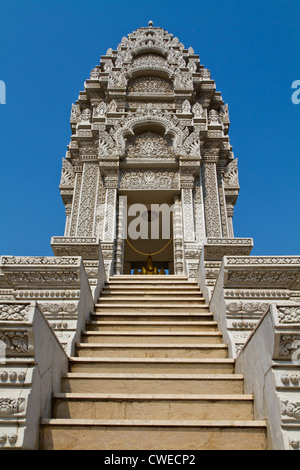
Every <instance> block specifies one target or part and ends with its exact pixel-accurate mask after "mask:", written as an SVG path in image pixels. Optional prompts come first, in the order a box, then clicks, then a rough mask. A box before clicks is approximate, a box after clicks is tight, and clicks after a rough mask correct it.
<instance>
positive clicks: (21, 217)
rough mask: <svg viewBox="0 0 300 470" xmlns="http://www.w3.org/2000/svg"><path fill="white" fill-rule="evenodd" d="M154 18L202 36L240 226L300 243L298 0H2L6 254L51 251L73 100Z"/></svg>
mask: <svg viewBox="0 0 300 470" xmlns="http://www.w3.org/2000/svg"><path fill="white" fill-rule="evenodd" d="M149 20H153V22H154V26H160V27H162V28H164V29H166V30H167V31H169V32H170V33H173V34H174V35H175V36H177V37H178V38H179V40H180V41H181V42H183V44H184V45H185V47H190V46H192V47H193V48H194V50H195V52H196V53H197V54H199V55H200V61H201V63H202V64H204V66H205V67H206V68H208V69H210V71H211V74H212V78H213V79H214V80H215V81H216V86H217V90H218V91H221V93H222V97H223V99H224V100H225V102H228V103H229V113H230V120H231V127H230V133H229V135H230V141H231V144H232V146H233V151H234V154H235V157H237V158H238V159H239V178H240V186H241V190H240V194H239V198H238V202H237V205H236V210H235V215H234V227H235V235H236V236H240V237H248V236H250V237H253V239H254V249H253V251H252V254H257V255H285V254H287V255H288V254H289V255H296V254H299V253H300V249H299V238H300V237H299V233H300V230H299V229H300V222H299V220H300V217H299V216H300V213H299V202H300V198H299V186H300V185H299V170H300V167H299V156H300V139H299V136H300V104H299V105H295V104H293V103H292V101H291V95H292V92H293V90H292V88H291V84H292V82H293V81H294V80H300V60H299V56H300V34H299V32H300V31H299V30H300V2H299V0H260V1H257V0H252V1H249V0H187V1H178V0H172V1H170V0H152V1H137V0H132V1H131V0H128V1H120V0H115V1H110V0H106V1H102V0H98V1H96V0H84V1H83V0H81V1H79V0H72V1H71V0H59V1H58V0H51V1H50V0H6V1H4V0H0V44H1V46H0V47H1V50H0V80H3V81H5V83H6V88H7V96H6V101H7V103H6V104H5V105H0V156H1V183H0V220H1V230H0V254H12V255H24V256H27V255H52V250H51V247H50V238H51V236H53V235H63V232H64V222H65V214H64V206H63V204H62V201H61V198H60V194H59V190H58V186H59V181H60V173H61V160H62V158H63V157H64V155H65V152H66V149H67V145H68V143H69V141H70V136H71V129H70V125H69V118H70V110H71V104H72V102H75V100H76V99H77V97H78V94H79V91H81V90H83V84H84V81H85V80H86V78H88V77H89V74H90V71H91V69H92V68H93V67H94V66H95V65H96V64H98V63H99V60H100V56H101V55H102V54H105V53H106V50H107V49H108V48H109V47H112V48H114V49H115V48H116V47H117V45H118V43H119V42H120V41H121V39H122V37H123V36H126V35H127V34H128V33H130V32H132V31H133V30H135V29H137V28H139V27H141V26H146V25H147V24H148V21H149Z"/></svg>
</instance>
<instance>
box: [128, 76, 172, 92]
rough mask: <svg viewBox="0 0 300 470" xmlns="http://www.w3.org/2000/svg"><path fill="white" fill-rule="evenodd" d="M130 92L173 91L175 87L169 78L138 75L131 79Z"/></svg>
mask: <svg viewBox="0 0 300 470" xmlns="http://www.w3.org/2000/svg"><path fill="white" fill-rule="evenodd" d="M127 92H128V93H150V94H151V93H173V87H172V85H171V83H170V82H168V81H167V80H165V79H163V78H161V77H156V76H150V75H149V76H145V77H138V78H135V79H133V80H130V82H129V83H128V87H127Z"/></svg>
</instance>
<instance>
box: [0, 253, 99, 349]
mask: <svg viewBox="0 0 300 470" xmlns="http://www.w3.org/2000/svg"><path fill="white" fill-rule="evenodd" d="M0 269H1V276H0V301H1V300H2V299H3V300H4V299H6V300H19V301H22V302H25V301H26V302H28V301H31V300H36V301H37V302H38V305H39V308H40V310H41V311H42V312H43V314H44V315H45V316H46V318H47V320H48V321H49V323H50V325H51V327H52V329H53V331H55V334H56V335H57V337H58V339H59V341H60V342H61V344H62V346H63V348H64V349H65V351H66V353H67V354H68V355H69V356H73V355H74V352H75V344H76V342H78V341H79V339H80V335H81V331H82V330H83V329H84V326H85V323H86V321H87V320H88V318H89V315H90V313H91V312H92V311H93V310H94V304H95V300H96V298H97V296H98V293H99V292H100V289H101V282H102V283H103V282H104V281H103V279H104V275H103V272H104V269H103V267H102V268H101V269H100V267H99V268H98V269H99V271H101V272H102V275H101V276H100V274H99V277H98V285H97V287H96V288H95V291H94V295H93V293H92V291H91V288H90V285H89V281H88V277H87V274H86V271H85V268H84V263H83V260H82V258H81V257H75V256H60V257H18V256H2V257H1V258H0ZM100 278H101V282H100Z"/></svg>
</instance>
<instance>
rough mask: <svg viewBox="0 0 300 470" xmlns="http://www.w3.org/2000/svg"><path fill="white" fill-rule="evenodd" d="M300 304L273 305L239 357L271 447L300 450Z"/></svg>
mask: <svg viewBox="0 0 300 470" xmlns="http://www.w3.org/2000/svg"><path fill="white" fill-rule="evenodd" d="M299 366H300V303H298V304H296V303H290V302H289V303H286V302H284V303H282V304H271V305H270V306H269V308H268V310H267V312H266V313H265V314H264V316H263V317H262V319H261V321H260V322H259V324H258V325H257V328H256V329H255V331H254V332H253V333H252V334H251V336H250V337H249V338H248V341H247V342H246V343H245V344H244V347H243V349H242V350H241V352H240V354H239V355H238V357H237V359H236V372H238V373H242V374H244V377H245V393H254V398H255V402H254V406H255V415H256V418H257V419H267V420H268V428H269V429H268V431H269V432H268V435H269V438H270V441H271V442H270V448H271V449H274V450H283V449H285V450H300V367H299Z"/></svg>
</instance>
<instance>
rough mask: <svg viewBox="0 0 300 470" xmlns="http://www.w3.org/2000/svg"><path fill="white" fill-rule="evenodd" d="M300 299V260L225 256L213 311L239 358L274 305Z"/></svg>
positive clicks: (287, 257) (295, 258) (213, 297)
mask: <svg viewBox="0 0 300 470" xmlns="http://www.w3.org/2000/svg"><path fill="white" fill-rule="evenodd" d="M299 295H300V257H298V256H224V258H223V261H222V265H221V268H220V271H219V273H218V278H217V281H216V283H215V286H214V289H213V292H212V295H211V299H210V304H209V305H210V310H211V311H212V312H213V313H214V318H215V320H216V321H217V322H218V326H219V328H220V329H221V331H222V333H223V337H224V341H225V342H226V343H227V344H228V348H229V354H230V356H231V357H236V355H237V354H238V353H239V351H240V350H241V349H242V348H243V345H244V344H245V342H246V340H247V338H248V337H249V335H250V334H251V333H252V331H253V330H254V329H255V327H256V325H257V324H258V322H259V320H260V319H261V317H262V315H263V314H264V313H266V311H267V310H268V308H269V306H270V304H271V303H273V302H276V303H277V304H278V305H280V304H284V303H286V302H287V301H294V302H295V303H296V301H297V300H298V299H299Z"/></svg>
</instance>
